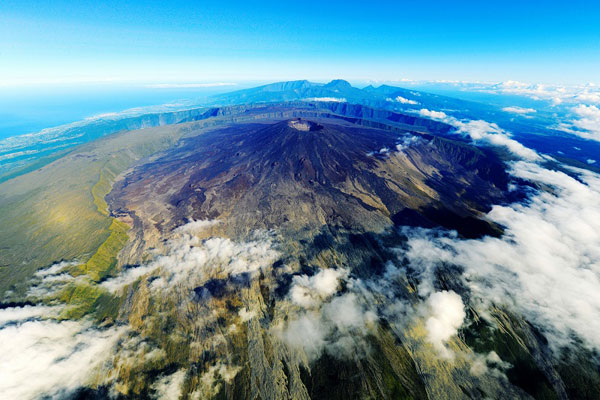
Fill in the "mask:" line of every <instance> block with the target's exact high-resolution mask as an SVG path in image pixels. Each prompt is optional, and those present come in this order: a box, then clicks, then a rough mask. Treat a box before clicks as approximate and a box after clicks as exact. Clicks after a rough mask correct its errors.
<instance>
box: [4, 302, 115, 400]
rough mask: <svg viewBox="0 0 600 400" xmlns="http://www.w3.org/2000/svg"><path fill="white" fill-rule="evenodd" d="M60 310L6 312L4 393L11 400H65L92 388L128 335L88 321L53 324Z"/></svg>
mask: <svg viewBox="0 0 600 400" xmlns="http://www.w3.org/2000/svg"><path fill="white" fill-rule="evenodd" d="M55 315H56V309H55V308H50V307H43V306H39V307H34V306H27V307H22V308H7V309H4V310H0V321H1V322H0V393H2V397H3V398H6V399H39V398H41V397H44V398H45V397H50V398H62V397H65V396H66V395H68V394H69V393H72V392H73V391H74V390H76V389H78V388H79V387H81V386H83V385H86V384H89V383H92V382H91V381H90V380H91V379H93V378H94V376H95V375H94V372H98V371H99V369H100V368H101V365H102V363H103V362H104V361H106V360H107V358H108V355H109V354H110V353H111V351H112V349H113V348H114V347H115V346H116V344H117V342H118V340H119V338H120V337H121V336H122V334H123V333H124V329H123V328H117V327H113V328H108V329H97V328H94V327H92V325H91V323H89V322H87V321H57V320H54V319H51V318H52V317H53V316H55Z"/></svg>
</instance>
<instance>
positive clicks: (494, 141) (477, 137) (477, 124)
mask: <svg viewBox="0 0 600 400" xmlns="http://www.w3.org/2000/svg"><path fill="white" fill-rule="evenodd" d="M419 115H421V116H423V117H427V118H431V119H435V120H438V121H442V122H445V123H447V124H449V125H452V126H454V127H455V128H456V129H457V132H458V133H462V134H465V135H467V136H469V137H470V138H471V139H472V140H473V141H475V142H484V143H487V144H489V145H492V146H499V147H504V148H506V149H507V150H509V151H510V152H511V153H513V154H514V155H516V156H518V157H520V158H522V159H525V160H529V161H539V160H541V157H540V156H539V154H537V153H536V152H535V151H534V150H531V149H530V148H527V147H525V146H523V145H522V144H521V143H519V142H517V141H516V140H514V139H511V137H510V133H509V132H506V131H505V130H503V129H501V128H500V127H499V126H498V125H496V124H495V123H490V122H487V121H483V120H476V121H461V120H458V119H457V118H454V117H452V116H449V115H447V114H446V113H444V112H441V111H431V110H427V109H421V110H420V111H419Z"/></svg>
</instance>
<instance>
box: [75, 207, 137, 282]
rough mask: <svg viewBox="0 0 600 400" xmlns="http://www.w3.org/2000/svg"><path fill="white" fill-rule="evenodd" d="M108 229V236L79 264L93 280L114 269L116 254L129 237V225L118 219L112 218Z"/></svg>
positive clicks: (96, 280) (82, 270) (83, 271)
mask: <svg viewBox="0 0 600 400" xmlns="http://www.w3.org/2000/svg"><path fill="white" fill-rule="evenodd" d="M108 229H109V231H110V235H109V236H108V238H107V239H106V240H105V241H104V243H102V244H101V245H100V247H99V248H98V250H97V251H96V252H95V253H94V255H93V256H92V257H90V259H89V260H88V261H87V262H86V263H85V264H82V265H81V266H80V270H81V272H82V273H84V274H86V275H88V276H89V277H90V279H92V280H93V281H95V282H98V281H100V280H102V279H103V278H105V277H107V276H108V275H110V273H111V272H112V271H113V270H114V268H115V267H116V266H117V255H118V254H119V251H121V249H122V248H123V246H124V245H125V243H127V240H128V239H129V237H128V236H127V231H128V230H129V226H128V225H127V224H125V223H123V222H121V221H119V220H116V219H113V222H112V224H110V227H109V228H108Z"/></svg>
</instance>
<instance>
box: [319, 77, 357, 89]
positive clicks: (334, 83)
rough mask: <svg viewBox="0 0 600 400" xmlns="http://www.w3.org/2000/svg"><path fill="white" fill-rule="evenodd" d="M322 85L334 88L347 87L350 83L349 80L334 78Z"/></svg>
mask: <svg viewBox="0 0 600 400" xmlns="http://www.w3.org/2000/svg"><path fill="white" fill-rule="evenodd" d="M323 87H326V88H335V89H349V88H351V87H352V85H351V84H350V82H348V81H345V80H343V79H334V80H332V81H331V82H329V83H328V84H326V85H325V86H323Z"/></svg>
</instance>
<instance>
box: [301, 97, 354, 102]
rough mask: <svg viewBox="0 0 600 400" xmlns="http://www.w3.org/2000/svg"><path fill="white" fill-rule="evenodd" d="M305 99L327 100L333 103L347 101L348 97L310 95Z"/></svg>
mask: <svg viewBox="0 0 600 400" xmlns="http://www.w3.org/2000/svg"><path fill="white" fill-rule="evenodd" d="M303 100H304V101H326V102H333V103H345V102H346V99H345V98H341V97H309V98H307V99H303Z"/></svg>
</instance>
